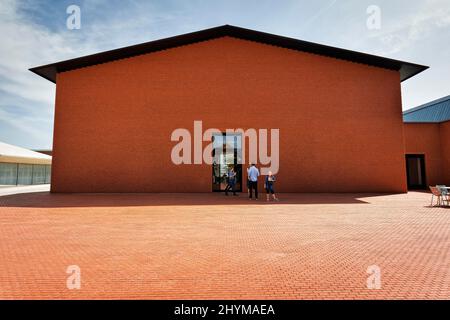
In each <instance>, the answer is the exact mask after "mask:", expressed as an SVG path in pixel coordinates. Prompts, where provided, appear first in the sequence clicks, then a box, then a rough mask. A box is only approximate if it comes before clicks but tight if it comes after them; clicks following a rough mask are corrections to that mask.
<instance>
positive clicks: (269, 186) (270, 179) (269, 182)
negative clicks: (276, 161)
mask: <svg viewBox="0 0 450 320" xmlns="http://www.w3.org/2000/svg"><path fill="white" fill-rule="evenodd" d="M275 180H276V178H275V176H274V175H273V174H272V171H269V174H268V175H267V176H266V181H265V182H264V188H265V189H266V197H267V201H269V198H270V193H271V194H272V197H273V200H275V201H278V198H277V197H276V196H275V191H274V189H273V185H274V183H275Z"/></svg>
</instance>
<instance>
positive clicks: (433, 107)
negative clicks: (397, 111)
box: [403, 96, 450, 123]
mask: <svg viewBox="0 0 450 320" xmlns="http://www.w3.org/2000/svg"><path fill="white" fill-rule="evenodd" d="M448 120H450V96H446V97H443V98H440V99H437V100H434V101H431V102H428V103H425V104H423V105H421V106H418V107H415V108H412V109H409V110H406V111H404V112H403V121H404V122H431V123H439V122H444V121H448Z"/></svg>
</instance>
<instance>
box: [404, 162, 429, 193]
mask: <svg viewBox="0 0 450 320" xmlns="http://www.w3.org/2000/svg"><path fill="white" fill-rule="evenodd" d="M406 176H407V179H408V189H410V190H414V189H426V187H427V183H426V177H425V156H424V155H423V154H407V155H406Z"/></svg>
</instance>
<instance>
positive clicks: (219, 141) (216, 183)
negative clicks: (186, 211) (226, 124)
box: [212, 133, 242, 192]
mask: <svg viewBox="0 0 450 320" xmlns="http://www.w3.org/2000/svg"><path fill="white" fill-rule="evenodd" d="M212 139H213V165H212V190H213V191H225V188H226V186H227V172H228V170H229V169H230V168H234V171H235V172H236V187H235V189H236V191H237V192H241V191H242V135H240V134H226V133H219V134H215V135H213V138H212Z"/></svg>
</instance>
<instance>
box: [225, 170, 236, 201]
mask: <svg viewBox="0 0 450 320" xmlns="http://www.w3.org/2000/svg"><path fill="white" fill-rule="evenodd" d="M227 180H228V183H227V187H226V188H225V195H226V196H227V195H228V191H230V190H231V191H233V196H235V195H236V188H235V187H236V171H234V168H233V167H230V169H229V170H228V173H227Z"/></svg>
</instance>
